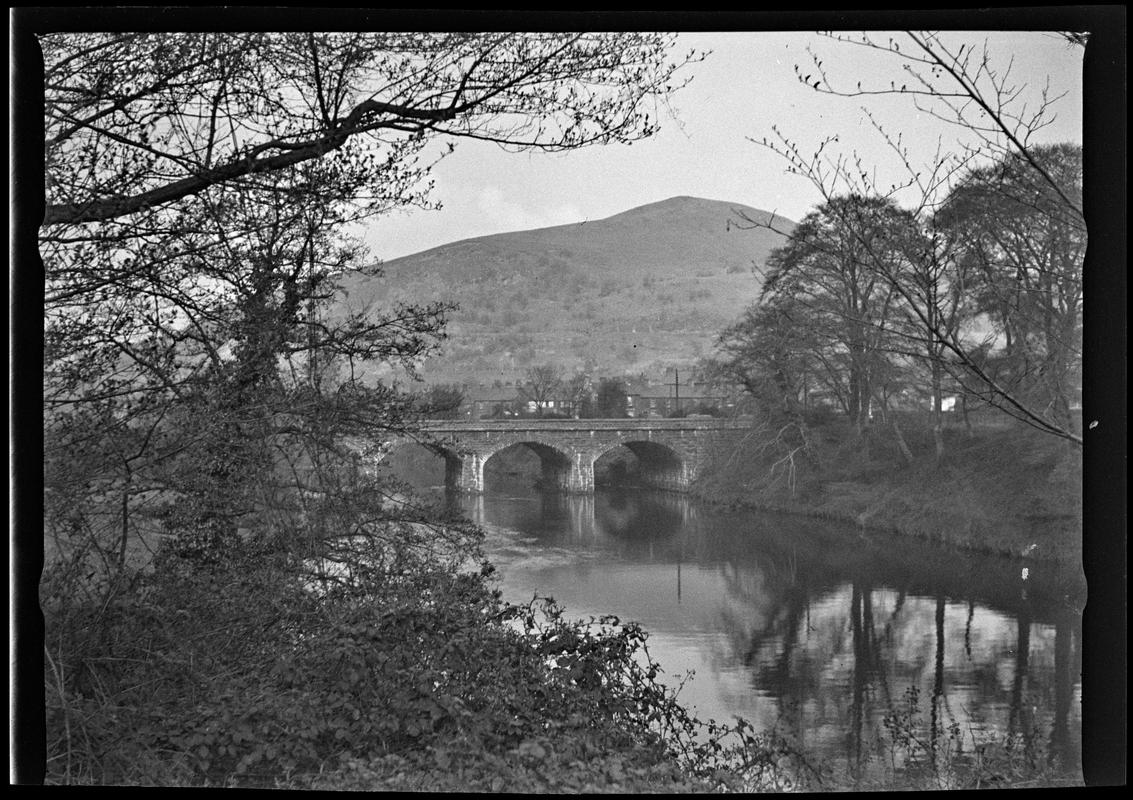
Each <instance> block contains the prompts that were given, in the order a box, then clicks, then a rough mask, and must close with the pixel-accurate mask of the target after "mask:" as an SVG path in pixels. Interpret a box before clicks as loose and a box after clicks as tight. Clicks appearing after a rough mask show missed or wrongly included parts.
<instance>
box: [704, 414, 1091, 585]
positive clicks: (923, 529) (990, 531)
mask: <svg viewBox="0 0 1133 800" xmlns="http://www.w3.org/2000/svg"><path fill="white" fill-rule="evenodd" d="M903 427H905V428H907V430H905V431H904V432H905V437H906V440H907V442H908V445H909V447H910V449H911V450H912V452H913V454H914V461H913V463H912V464H911V465H910V464H906V463H905V462H904V461H903V459H902V458H901V457H900V455H899V452H898V451H897V448H896V444H895V441H894V440H893V438H892V436H891V434H890V433H889V431H888V429H876V430H874V431H872V432H871V433H869V434H868V435H867V436H866V437H864V438H865V440H864V441H863V440H862V439H859V438H857V437H856V436H854V435H853V434H852V432H851V431H850V430H849V428H848V426H846V425H844V424H842V423H841V422H840V421H838V420H834V421H830V422H827V423H826V424H823V425H819V426H815V427H814V428H813V429H812V440H813V441H814V442H815V444H816V449H817V450H818V455H819V466H817V467H815V466H813V465H808V464H805V463H803V462H802V461H801V459H800V458H798V457H797V456H796V458H795V460H794V465H793V466H794V473H793V475H792V476H791V477H792V479H793V480H791V481H789V480H788V479H787V474H788V473H787V465H786V464H785V463H784V461H783V455H784V454H783V451H782V450H774V449H768V450H762V451H761V450H760V444H761V441H760V439H759V437H758V436H756V437H752V438H750V439H749V440H748V442H747V444H746V445H745V446H744V447H743V448H742V449H741V450H739V451H732V452H730V453H727V454H719V455H720V456H721V458H718V463H717V465H716V467H715V468H711V469H709V470H708V471H707V472H706V474H705V477H704V478H703V479H702V481H701V483H700V486H699V487H698V492H699V493H700V494H701V495H702V496H704V497H706V498H707V499H711V500H714V501H717V502H724V503H729V504H734V505H739V506H751V507H759V508H766V509H773V510H780V511H790V512H795V513H804V514H811V515H814V516H820V517H825V518H830V519H839V520H844V521H847V522H851V523H854V524H856V525H858V526H859V527H860V528H862V529H866V530H878V531H889V532H895V533H899V534H903V535H909V536H914V537H917V538H920V539H926V540H930V541H935V542H940V543H943V544H946V545H950V546H954V547H960V548H964V549H968V550H974V551H979V552H987V553H996V554H1002V555H1012V556H1024V555H1025V556H1027V557H1028V558H1033V559H1037V560H1044V561H1054V562H1058V563H1061V564H1065V565H1067V566H1068V567H1070V568H1074V567H1076V566H1078V565H1080V562H1081V552H1082V550H1081V548H1082V528H1081V525H1082V523H1081V519H1082V502H1081V489H1082V485H1081V480H1082V466H1081V453H1080V452H1079V451H1076V450H1072V449H1071V448H1070V447H1069V446H1068V445H1067V444H1065V443H1063V442H1062V441H1061V440H1058V439H1055V438H1054V437H1050V436H1045V435H1043V434H1041V433H1038V432H1037V431H1034V430H1032V429H1029V428H1024V427H1021V426H1020V427H1016V426H1011V427H1001V426H994V427H993V426H986V427H980V428H976V429H974V431H973V433H972V435H970V436H969V435H968V434H967V433H966V432H965V431H964V429H962V428H951V429H948V430H946V434H945V455H944V457H943V458H942V459H940V460H939V461H938V460H937V459H936V458H935V455H934V451H933V444H932V436H931V431H929V430H928V429H926V428H924V427H923V426H921V427H918V426H915V425H910V424H908V423H903ZM723 456H726V460H727V463H726V465H725V463H724V458H723Z"/></svg>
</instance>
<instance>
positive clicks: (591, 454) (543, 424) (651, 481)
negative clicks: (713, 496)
mask: <svg viewBox="0 0 1133 800" xmlns="http://www.w3.org/2000/svg"><path fill="white" fill-rule="evenodd" d="M750 425H751V421H750V420H746V419H742V418H735V419H716V418H691V419H690V418H684V419H569V420H567V419H563V420H559V419H555V420H547V419H528V420H481V421H478V422H458V421H452V422H449V421H436V422H428V423H425V424H424V425H422V427H421V436H420V438H419V439H416V440H414V441H416V442H417V443H419V444H422V445H424V446H426V447H428V448H430V449H432V450H434V451H435V452H437V453H439V454H440V455H441V456H443V457H444V459H445V465H446V466H445V484H446V485H447V486H448V487H449V488H450V489H454V490H457V491H461V492H467V493H472V494H479V493H482V492H483V491H484V465H485V464H486V463H487V462H488V460H489V459H491V458H492V456H494V455H495V454H496V453H499V452H500V451H502V450H505V449H507V448H509V447H513V446H515V445H526V446H527V447H528V448H530V449H531V450H533V451H534V452H535V453H536V454H537V455H538V456H539V458H540V460H541V461H542V469H543V481H544V485H546V486H550V487H554V486H557V487H558V488H559V489H560V490H561V491H563V492H568V493H573V494H588V493H590V492H593V491H594V462H595V461H597V460H598V459H599V458H601V457H602V456H603V455H605V454H606V453H608V452H610V451H611V450H614V449H615V448H617V447H620V446H623V445H624V446H625V447H626V448H627V449H629V450H630V451H631V452H632V453H633V454H634V455H635V456H636V457H637V459H638V465H639V475H640V478H641V480H642V482H643V483H644V484H646V485H647V486H652V487H656V488H660V489H670V490H676V491H682V490H685V489H687V488H688V487H689V485H690V484H691V482H692V481H693V480H694V479H695V478H696V476H697V474H698V473H699V471H700V469H701V467H702V466H703V465H704V463H705V461H706V457H707V456H708V454H709V453H710V452H712V451H713V450H714V449H716V448H718V447H720V446H721V445H724V444H726V443H728V442H730V441H734V439H735V438H736V436H737V435H739V434H740V432H741V431H743V430H744V429H746V428H748V427H750ZM406 441H408V440H404V439H403V440H395V441H393V442H390V447H391V448H392V447H395V446H397V445H398V444H400V443H404V442H406Z"/></svg>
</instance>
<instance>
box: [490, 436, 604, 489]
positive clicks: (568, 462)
mask: <svg viewBox="0 0 1133 800" xmlns="http://www.w3.org/2000/svg"><path fill="white" fill-rule="evenodd" d="M517 447H526V448H527V449H528V450H529V451H531V452H533V453H534V454H535V455H536V456H538V457H539V462H540V469H541V471H542V474H541V476H540V485H541V486H542V488H544V489H550V490H557V491H562V492H588V491H592V490H593V489H594V473H593V471H592V470H591V469H590V467H591V465H592V463H593V459H587V458H586V457H585V456H583V454H581V453H578V452H572V451H571V450H566V449H564V448H562V447H559V446H556V445H555V444H552V443H549V442H547V441H542V440H540V439H539V438H538V437H522V438H517V439H513V440H510V441H504V442H501V443H500V444H499V446H498V447H494V448H492V449H491V450H489V451H486V452H484V454H483V460H482V462H481V463H480V466H479V469H480V476H479V484H480V487H481V491H483V489H484V488H485V487H484V469H485V467H487V465H488V462H489V461H491V460H492V459H493V458H495V457H496V456H498V455H499V454H501V453H503V452H505V451H507V450H512V449H514V448H517Z"/></svg>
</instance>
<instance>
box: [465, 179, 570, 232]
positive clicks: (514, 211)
mask: <svg viewBox="0 0 1133 800" xmlns="http://www.w3.org/2000/svg"><path fill="white" fill-rule="evenodd" d="M476 209H477V211H478V212H480V214H482V215H483V216H484V217H485V219H484V220H483V221H484V223H485V225H486V226H487V227H491V228H493V229H496V230H501V231H521V230H531V229H534V228H547V227H550V226H552V225H566V224H569V223H572V222H581V221H582V220H583V218H584V217H583V213H582V211H581V209H579V207H578V206H577V205H575V204H574V203H560V204H557V205H552V206H544V207H541V206H539V205H538V204H534V203H530V202H523V201H517V200H515V199H512V198H511V197H509V196H508V195H507V194H506V193H505V192H504V191H503V190H502V189H500V188H499V187H498V186H495V185H491V186H485V187H484V188H482V189H481V190H480V191H479V193H478V194H477V196H476Z"/></svg>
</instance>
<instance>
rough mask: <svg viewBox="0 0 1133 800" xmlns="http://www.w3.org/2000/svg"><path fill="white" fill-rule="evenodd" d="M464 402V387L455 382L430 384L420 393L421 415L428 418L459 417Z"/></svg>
mask: <svg viewBox="0 0 1133 800" xmlns="http://www.w3.org/2000/svg"><path fill="white" fill-rule="evenodd" d="M463 404H464V389H463V388H462V387H461V386H459V385H457V384H455V383H440V384H434V385H432V386H430V387H429V388H428V389H427V390H426V391H424V392H422V393H421V394H420V395H419V409H420V414H421V416H423V417H425V418H426V419H459V418H460V407H461V406H462V405H463Z"/></svg>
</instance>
